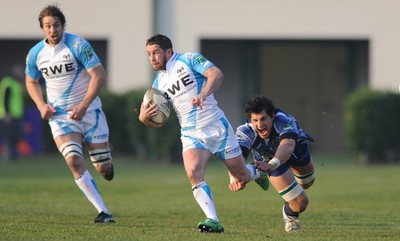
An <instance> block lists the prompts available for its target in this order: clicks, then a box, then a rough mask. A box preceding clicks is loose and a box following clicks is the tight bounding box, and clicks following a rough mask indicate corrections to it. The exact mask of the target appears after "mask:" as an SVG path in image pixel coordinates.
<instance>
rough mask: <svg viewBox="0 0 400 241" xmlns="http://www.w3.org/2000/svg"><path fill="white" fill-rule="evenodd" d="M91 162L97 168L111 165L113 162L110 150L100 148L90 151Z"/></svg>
mask: <svg viewBox="0 0 400 241" xmlns="http://www.w3.org/2000/svg"><path fill="white" fill-rule="evenodd" d="M89 155H90V160H91V161H92V163H93V165H94V166H95V167H97V166H104V165H107V164H110V163H111V161H112V157H111V153H110V149H109V148H100V149H94V150H91V151H89Z"/></svg>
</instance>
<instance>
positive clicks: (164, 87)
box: [153, 53, 225, 131]
mask: <svg viewBox="0 0 400 241" xmlns="http://www.w3.org/2000/svg"><path fill="white" fill-rule="evenodd" d="M211 66H214V64H213V63H212V62H210V61H209V60H207V59H206V58H205V57H204V56H203V55H201V54H199V53H185V54H179V53H174V54H173V55H172V57H171V59H170V60H169V61H168V62H167V66H166V70H165V71H159V72H158V74H157V76H156V78H155V80H154V82H153V87H154V88H156V89H159V90H160V91H161V92H163V93H164V95H165V96H166V97H167V99H168V100H169V101H170V102H171V104H172V106H173V107H174V110H175V112H176V114H177V116H178V119H179V123H180V125H181V128H182V130H183V131H185V130H192V129H199V128H202V127H205V126H208V125H209V124H211V123H215V122H217V121H219V120H220V119H221V118H224V117H225V115H224V113H223V111H222V110H221V109H220V108H219V107H218V103H217V101H216V100H215V98H214V95H213V94H211V95H209V96H207V98H206V100H205V101H204V103H203V107H202V109H200V107H198V106H193V105H192V100H193V97H194V96H196V95H198V94H200V92H201V90H202V89H203V87H204V85H205V84H206V83H207V78H206V77H205V76H204V75H203V74H204V72H205V71H206V70H207V69H208V68H210V67H211Z"/></svg>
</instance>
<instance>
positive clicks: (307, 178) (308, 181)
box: [294, 169, 316, 189]
mask: <svg viewBox="0 0 400 241" xmlns="http://www.w3.org/2000/svg"><path fill="white" fill-rule="evenodd" d="M294 177H295V179H296V181H297V183H299V184H300V185H301V186H302V187H303V188H304V189H308V188H310V187H311V186H312V185H313V183H314V180H315V177H316V173H315V169H314V170H312V172H310V173H307V174H304V175H295V176H294Z"/></svg>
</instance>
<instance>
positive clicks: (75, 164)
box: [55, 132, 114, 223]
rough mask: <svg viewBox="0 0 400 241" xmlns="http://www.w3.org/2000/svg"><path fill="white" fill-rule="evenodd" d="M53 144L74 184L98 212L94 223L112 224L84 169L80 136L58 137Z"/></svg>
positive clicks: (93, 184)
mask: <svg viewBox="0 0 400 241" xmlns="http://www.w3.org/2000/svg"><path fill="white" fill-rule="evenodd" d="M55 142H56V145H57V147H58V149H59V151H60V152H61V154H62V155H63V156H64V158H65V161H66V163H67V165H68V167H69V168H70V170H71V172H72V175H73V176H74V179H75V183H76V184H77V186H78V187H79V188H80V189H81V191H82V192H83V194H84V195H85V196H86V198H87V199H88V200H89V201H90V202H91V203H92V205H93V206H94V207H95V208H96V210H97V211H98V212H99V216H98V217H97V218H96V219H95V222H102V223H108V222H114V218H113V217H112V216H111V214H110V213H109V211H108V209H107V207H106V205H105V204H104V202H103V199H102V198H101V195H100V193H99V191H98V189H97V186H96V183H95V181H94V180H93V178H92V176H91V175H90V173H89V171H88V170H87V169H86V166H85V161H84V159H83V153H82V135H81V134H80V133H77V132H73V133H69V134H64V135H59V136H57V137H56V139H55Z"/></svg>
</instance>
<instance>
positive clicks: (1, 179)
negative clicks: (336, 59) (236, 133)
mask: <svg viewBox="0 0 400 241" xmlns="http://www.w3.org/2000/svg"><path fill="white" fill-rule="evenodd" d="M315 159H316V160H318V161H316V166H317V180H316V182H315V184H314V186H313V187H312V188H311V189H310V190H308V191H307V193H308V196H309V198H310V204H309V207H308V210H307V211H306V212H304V213H303V215H302V216H301V221H302V228H303V230H302V232H300V233H290V234H288V233H286V232H285V231H284V229H283V221H282V215H281V208H282V200H281V198H280V197H279V196H278V194H277V193H276V192H275V191H274V190H269V191H268V192H265V191H262V190H261V189H260V188H259V187H258V186H257V185H256V184H255V183H252V184H250V185H248V187H247V188H246V189H245V190H243V191H241V192H239V193H232V192H230V191H229V190H228V188H227V185H228V177H227V171H226V168H225V166H224V165H223V164H222V163H221V162H219V161H218V160H215V161H213V162H212V163H211V164H210V166H209V168H208V170H207V175H206V180H207V182H208V184H209V185H210V186H211V189H212V191H213V194H214V199H215V204H216V207H217V212H218V214H219V218H220V220H221V222H222V223H223V225H224V228H225V233H224V234H202V233H199V232H198V231H197V228H196V224H197V223H198V222H199V221H202V220H203V218H204V215H203V213H202V211H201V210H200V208H199V207H198V205H197V203H196V202H195V200H194V198H193V195H192V192H191V190H190V184H189V182H188V181H187V178H186V175H185V172H184V169H183V167H182V166H181V165H176V166H157V165H154V163H153V164H152V165H144V164H135V163H137V161H136V162H135V160H134V159H133V158H131V159H130V158H127V157H114V161H115V164H116V177H115V179H114V180H113V181H112V182H107V181H105V180H103V179H102V178H101V177H100V175H99V174H97V173H96V172H94V171H93V168H92V167H90V171H91V173H92V176H93V177H94V178H95V180H96V182H97V185H98V187H99V189H100V192H101V194H102V196H103V198H104V200H105V202H106V204H107V206H108V208H109V209H110V211H111V212H112V213H113V215H114V216H115V218H116V222H117V223H115V224H106V225H102V224H97V225H95V224H93V223H92V222H93V219H94V217H95V216H96V214H97V213H96V210H95V209H94V208H93V207H92V206H91V204H89V202H88V201H87V200H86V199H85V198H84V196H83V194H82V193H81V191H80V190H79V189H78V188H77V186H76V185H75V183H74V181H73V179H72V175H71V173H70V171H69V170H68V168H67V166H66V164H65V163H64V161H63V160H62V159H61V156H59V155H56V156H45V157H34V158H25V159H21V160H19V161H18V162H17V163H0V240H162V241H168V240H171V241H172V240H174V241H175V240H218V241H220V240H229V241H232V240H238V241H239V240H240V241H242V240H251V241H257V240H399V239H400V211H399V210H400V188H399V183H400V167H399V166H395V165H392V166H373V167H362V166H357V165H355V164H353V163H352V161H350V160H349V159H348V158H328V157H319V158H315Z"/></svg>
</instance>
